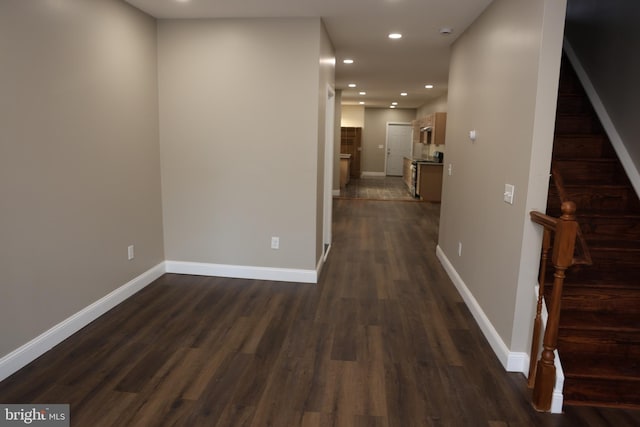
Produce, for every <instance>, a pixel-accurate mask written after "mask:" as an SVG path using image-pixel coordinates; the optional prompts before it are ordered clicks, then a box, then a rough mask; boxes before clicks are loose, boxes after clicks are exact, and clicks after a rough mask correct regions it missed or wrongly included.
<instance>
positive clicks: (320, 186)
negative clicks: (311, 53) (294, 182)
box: [315, 21, 340, 264]
mask: <svg viewBox="0 0 640 427" xmlns="http://www.w3.org/2000/svg"><path fill="white" fill-rule="evenodd" d="M318 27H319V28H318V31H319V32H320V52H319V58H318V64H319V67H320V68H319V78H318V126H317V128H318V141H317V142H318V144H317V146H318V149H317V159H318V162H317V169H316V176H317V178H316V179H317V181H316V258H315V260H316V264H317V262H318V261H319V260H320V258H321V257H322V256H323V255H324V234H323V233H324V221H323V220H324V204H325V200H324V198H325V194H324V193H325V191H324V188H325V182H324V177H325V162H333V159H325V149H326V147H325V145H326V132H327V129H326V120H327V119H328V118H327V117H326V114H327V102H328V90H329V88H331V90H333V88H334V86H335V70H336V68H335V63H336V61H335V51H334V48H333V44H332V43H331V39H330V38H329V34H328V33H327V30H326V28H325V26H324V23H323V22H322V21H318ZM334 101H335V100H334ZM331 119H333V117H331ZM334 128H335V123H334ZM333 157H334V158H335V159H339V157H340V156H339V152H338V153H334V156H333ZM339 185H340V183H339V182H338V186H339ZM332 187H333V184H332ZM329 203H331V201H329ZM329 226H330V225H329Z"/></svg>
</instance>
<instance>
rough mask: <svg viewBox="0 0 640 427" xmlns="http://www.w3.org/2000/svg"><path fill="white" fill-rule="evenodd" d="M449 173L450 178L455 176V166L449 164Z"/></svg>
mask: <svg viewBox="0 0 640 427" xmlns="http://www.w3.org/2000/svg"><path fill="white" fill-rule="evenodd" d="M448 171H449V176H451V175H452V174H453V165H452V164H451V163H449V168H448Z"/></svg>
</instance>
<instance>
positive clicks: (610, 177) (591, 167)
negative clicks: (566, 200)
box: [554, 160, 626, 185]
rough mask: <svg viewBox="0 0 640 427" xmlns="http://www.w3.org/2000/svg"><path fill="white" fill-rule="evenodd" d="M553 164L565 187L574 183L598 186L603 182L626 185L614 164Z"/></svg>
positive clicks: (624, 179)
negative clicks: (560, 172) (558, 171)
mask: <svg viewBox="0 0 640 427" xmlns="http://www.w3.org/2000/svg"><path fill="white" fill-rule="evenodd" d="M554 164H555V166H556V168H558V170H561V171H562V178H563V180H564V183H565V185H571V184H575V183H586V184H589V183H591V184H600V183H603V182H607V183H612V184H625V183H626V178H625V177H624V176H623V175H622V174H621V171H620V170H619V168H618V165H617V164H616V163H614V162H601V161H562V160H556V161H554Z"/></svg>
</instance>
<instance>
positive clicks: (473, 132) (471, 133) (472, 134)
mask: <svg viewBox="0 0 640 427" xmlns="http://www.w3.org/2000/svg"><path fill="white" fill-rule="evenodd" d="M477 137H478V134H477V133H476V130H475V129H473V130H470V131H469V139H470V140H471V141H473V142H475V141H476V138H477Z"/></svg>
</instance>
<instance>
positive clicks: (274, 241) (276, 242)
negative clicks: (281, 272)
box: [271, 236, 280, 249]
mask: <svg viewBox="0 0 640 427" xmlns="http://www.w3.org/2000/svg"><path fill="white" fill-rule="evenodd" d="M271 249H280V238H279V237H277V236H273V237H271Z"/></svg>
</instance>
